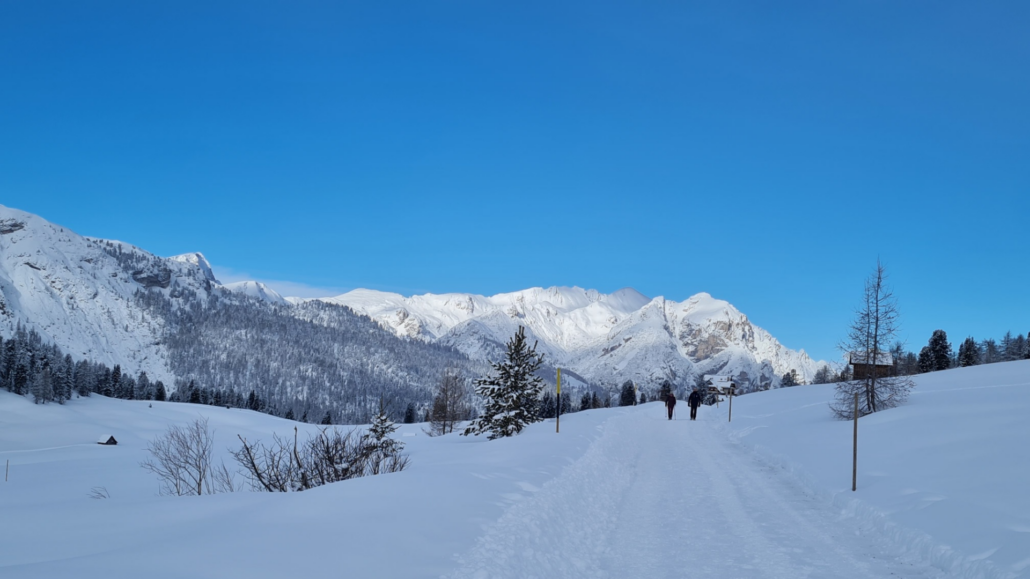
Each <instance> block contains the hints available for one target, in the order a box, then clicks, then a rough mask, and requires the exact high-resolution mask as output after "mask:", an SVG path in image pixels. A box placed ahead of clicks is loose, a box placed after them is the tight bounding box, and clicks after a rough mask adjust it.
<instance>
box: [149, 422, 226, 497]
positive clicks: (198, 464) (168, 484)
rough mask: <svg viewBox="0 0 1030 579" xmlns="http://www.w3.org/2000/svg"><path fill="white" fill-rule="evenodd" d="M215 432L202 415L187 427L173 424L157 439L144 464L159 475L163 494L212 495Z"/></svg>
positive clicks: (213, 490) (151, 444)
mask: <svg viewBox="0 0 1030 579" xmlns="http://www.w3.org/2000/svg"><path fill="white" fill-rule="evenodd" d="M212 444H213V440H212V436H211V431H210V429H208V426H207V418H198V419H196V420H194V421H193V422H191V423H190V424H189V425H187V426H171V427H169V428H168V431H167V432H166V433H165V434H164V435H163V436H161V437H158V438H157V439H155V440H153V441H152V442H151V443H150V446H148V447H147V450H148V451H149V452H150V454H151V456H150V458H147V459H146V460H144V461H143V462H142V463H140V466H142V467H143V468H144V469H146V470H147V471H150V472H152V473H154V474H156V475H157V477H158V480H159V481H160V484H161V486H160V491H159V492H160V494H162V495H176V496H183V495H188V496H199V495H202V494H205V493H207V494H211V493H213V492H215V489H213V488H212V487H211V484H210V482H211V474H212V472H211V446H212Z"/></svg>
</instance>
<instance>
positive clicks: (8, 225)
mask: <svg viewBox="0 0 1030 579" xmlns="http://www.w3.org/2000/svg"><path fill="white" fill-rule="evenodd" d="M24 228H25V222H24V221H18V220H17V219H10V218H8V219H0V235H8V234H10V233H14V232H15V231H19V230H21V229H24Z"/></svg>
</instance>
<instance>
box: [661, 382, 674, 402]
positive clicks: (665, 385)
mask: <svg viewBox="0 0 1030 579" xmlns="http://www.w3.org/2000/svg"><path fill="white" fill-rule="evenodd" d="M669 394H672V384H670V383H669V381H668V380H666V381H664V382H662V387H661V388H660V389H659V390H658V400H660V401H662V402H665V401H666V400H667V399H668V398H669Z"/></svg>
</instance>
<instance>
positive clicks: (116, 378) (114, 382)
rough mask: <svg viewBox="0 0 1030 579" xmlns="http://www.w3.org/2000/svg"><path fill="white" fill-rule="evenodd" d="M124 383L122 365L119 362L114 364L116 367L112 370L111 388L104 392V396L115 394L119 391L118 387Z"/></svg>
mask: <svg viewBox="0 0 1030 579" xmlns="http://www.w3.org/2000/svg"><path fill="white" fill-rule="evenodd" d="M121 383H122V367H121V366H120V365H118V364H115V365H114V369H112V370H111V382H110V389H109V391H108V392H106V393H104V396H113V395H115V394H116V393H117V392H118V388H119V386H120V385H121Z"/></svg>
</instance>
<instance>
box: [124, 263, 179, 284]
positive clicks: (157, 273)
mask: <svg viewBox="0 0 1030 579" xmlns="http://www.w3.org/2000/svg"><path fill="white" fill-rule="evenodd" d="M132 279H133V280H134V281H135V282H136V283H138V284H140V285H142V286H143V287H145V288H147V289H150V288H152V287H159V288H162V289H167V288H168V286H170V285H171V284H172V271H171V270H170V269H168V268H164V267H162V268H156V269H151V270H136V271H134V272H132Z"/></svg>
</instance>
